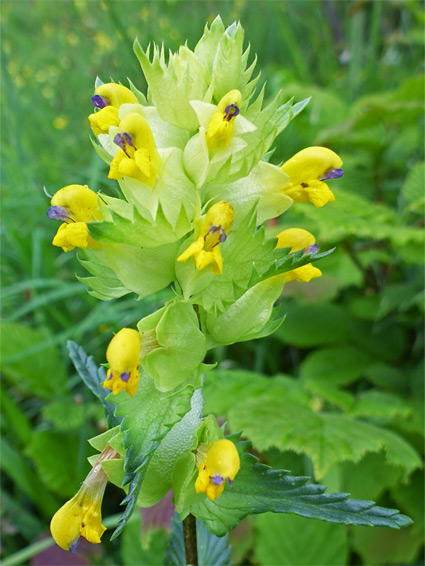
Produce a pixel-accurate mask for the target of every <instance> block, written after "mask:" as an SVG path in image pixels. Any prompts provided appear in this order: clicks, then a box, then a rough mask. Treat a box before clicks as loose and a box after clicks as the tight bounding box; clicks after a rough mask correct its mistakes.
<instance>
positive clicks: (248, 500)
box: [190, 454, 412, 536]
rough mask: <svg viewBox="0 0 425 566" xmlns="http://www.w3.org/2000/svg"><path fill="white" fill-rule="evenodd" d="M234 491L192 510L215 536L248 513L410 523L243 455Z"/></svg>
mask: <svg viewBox="0 0 425 566" xmlns="http://www.w3.org/2000/svg"><path fill="white" fill-rule="evenodd" d="M241 464H242V465H241V469H240V471H239V473H238V474H237V476H236V478H235V480H234V488H233V491H232V490H231V489H230V486H227V485H226V488H225V490H224V492H223V493H222V494H221V495H220V497H219V498H218V499H216V501H210V500H208V499H207V498H206V497H205V498H204V499H203V501H201V502H198V503H195V504H194V505H193V506H192V507H191V509H190V512H191V513H192V514H193V515H195V516H196V517H197V518H199V519H202V520H203V521H204V523H205V526H206V527H207V529H208V530H209V531H210V532H212V533H214V534H215V535H217V536H222V535H224V534H226V533H227V532H228V531H229V530H231V529H233V528H234V527H235V526H236V525H237V524H238V523H239V521H240V520H241V519H243V518H244V517H246V516H247V515H249V514H256V513H265V512H266V511H273V512H274V513H295V514H296V515H300V516H301V517H307V518H310V519H322V520H324V521H327V522H330V523H341V524H345V525H366V526H385V527H390V528H394V529H399V528H400V527H405V526H407V525H410V524H411V523H412V520H411V519H410V518H409V517H406V516H405V515H401V514H400V513H399V511H397V510H394V509H385V508H383V507H377V506H375V505H374V502H373V501H361V500H357V499H348V495H347V494H346V493H339V494H337V493H328V494H325V493H324V491H325V489H326V488H325V487H324V486H322V485H318V484H308V483H307V481H308V479H309V478H306V477H293V476H289V475H288V472H286V471H285V470H271V469H270V468H268V467H267V466H265V465H263V464H258V463H256V458H255V457H254V456H252V455H251V454H244V455H243V456H242V459H241Z"/></svg>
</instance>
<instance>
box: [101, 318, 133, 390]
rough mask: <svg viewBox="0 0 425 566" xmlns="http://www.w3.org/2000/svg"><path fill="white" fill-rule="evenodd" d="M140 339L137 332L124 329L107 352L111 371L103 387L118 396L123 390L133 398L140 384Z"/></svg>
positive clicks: (113, 339)
mask: <svg viewBox="0 0 425 566" xmlns="http://www.w3.org/2000/svg"><path fill="white" fill-rule="evenodd" d="M139 355H140V338H139V333H138V332H137V330H133V329H132V328H122V329H121V330H120V331H119V332H117V334H115V336H114V337H113V338H112V340H111V341H110V342H109V346H108V348H107V350H106V359H107V360H108V363H109V369H108V372H107V374H106V380H105V381H104V382H103V387H105V388H106V389H111V390H112V393H113V394H114V395H116V394H117V393H119V392H120V391H122V390H123V389H125V390H126V391H127V393H128V394H129V395H131V396H133V395H134V394H135V393H136V391H137V384H138V382H139V371H138V368H139V363H140V362H139Z"/></svg>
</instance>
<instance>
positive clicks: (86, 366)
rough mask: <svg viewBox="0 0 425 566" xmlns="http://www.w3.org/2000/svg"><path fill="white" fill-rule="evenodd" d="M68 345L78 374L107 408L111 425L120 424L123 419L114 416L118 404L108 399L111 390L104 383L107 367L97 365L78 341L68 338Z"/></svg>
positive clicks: (106, 411) (107, 416)
mask: <svg viewBox="0 0 425 566" xmlns="http://www.w3.org/2000/svg"><path fill="white" fill-rule="evenodd" d="M66 345H67V347H68V352H69V357H70V358H71V360H72V363H73V364H74V366H75V369H76V370H77V372H78V375H79V376H80V377H81V379H82V380H83V382H84V384H85V385H86V386H87V387H88V388H89V389H90V391H91V392H92V393H93V395H95V396H96V397H97V398H98V399H99V400H100V402H101V403H102V405H103V407H104V408H105V413H106V418H107V420H108V424H109V426H116V425H118V424H119V423H120V421H121V419H119V418H117V417H115V416H114V411H115V408H116V406H117V405H116V403H111V402H110V401H107V400H106V397H108V395H109V390H108V389H105V388H104V387H103V385H102V384H103V382H104V381H105V379H106V371H105V368H104V367H103V366H99V367H97V366H96V364H95V363H94V359H93V356H88V355H87V354H86V352H85V351H84V349H83V348H82V347H81V346H79V345H78V344H77V343H76V342H72V340H68V342H67V344H66Z"/></svg>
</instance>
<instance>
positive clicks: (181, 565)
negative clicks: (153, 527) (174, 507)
mask: <svg viewBox="0 0 425 566" xmlns="http://www.w3.org/2000/svg"><path fill="white" fill-rule="evenodd" d="M196 541H197V550H198V564H199V566H210V565H212V564H214V566H227V565H228V564H230V546H229V544H228V541H227V534H226V535H225V536H223V537H217V536H215V535H214V534H212V533H211V532H210V531H208V530H207V529H206V528H205V525H204V523H203V522H202V521H201V520H200V519H197V520H196ZM165 564H166V566H185V565H186V564H187V562H186V551H185V544H184V536H183V523H182V522H181V521H179V516H178V514H177V513H175V515H174V517H173V520H172V522H171V534H170V544H169V547H168V550H167V556H166V558H165Z"/></svg>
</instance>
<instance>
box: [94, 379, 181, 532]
mask: <svg viewBox="0 0 425 566" xmlns="http://www.w3.org/2000/svg"><path fill="white" fill-rule="evenodd" d="M191 396H192V389H191V388H190V387H186V388H185V389H183V390H182V391H180V392H178V393H174V394H172V395H169V394H168V395H165V394H162V393H160V392H159V391H158V390H157V389H156V388H155V385H154V383H153V380H152V379H150V378H149V377H148V376H147V375H146V374H145V373H141V376H140V380H139V385H138V389H137V392H136V394H135V395H134V396H133V397H130V398H129V397H128V395H127V394H126V393H124V394H121V395H119V396H116V397H119V404H118V407H117V409H116V416H117V417H122V418H123V420H122V423H121V432H125V436H124V441H123V446H124V449H125V450H127V453H126V457H125V462H124V472H125V475H124V479H122V486H126V485H127V484H129V483H130V488H129V494H128V496H127V497H126V498H125V499H124V501H123V503H126V504H127V507H128V509H126V511H125V512H124V514H123V516H122V517H121V519H120V521H119V526H118V527H117V529H116V530H115V532H114V534H113V536H114V538H115V537H116V536H118V535H119V534H120V533H121V532H122V530H123V528H124V526H125V524H126V522H127V521H128V519H129V517H130V514H131V512H132V510H133V508H134V506H135V504H136V502H137V498H138V496H139V491H140V487H141V485H142V483H143V480H144V477H145V475H146V471H147V469H148V466H149V463H150V462H151V459H152V456H153V455H154V453H155V450H156V449H157V448H158V446H159V445H160V442H161V441H162V440H163V439H164V437H166V435H167V433H168V432H169V431H170V429H172V427H173V425H175V423H177V422H178V421H179V420H180V419H181V418H182V417H183V416H184V415H185V414H186V413H187V412H188V411H189V410H190V398H191ZM109 463H111V462H109ZM105 464H106V463H105ZM113 464H114V466H113V468H114V470H113V471H114V472H115V473H116V472H117V471H118V474H119V467H120V465H121V464H120V461H118V460H116V461H115V462H113ZM104 470H105V472H106V473H107V474H108V475H109V473H108V466H106V465H104ZM121 477H122V476H121ZM111 481H112V480H111ZM139 503H140V502H139ZM155 503H156V501H155ZM151 505H153V503H151Z"/></svg>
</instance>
